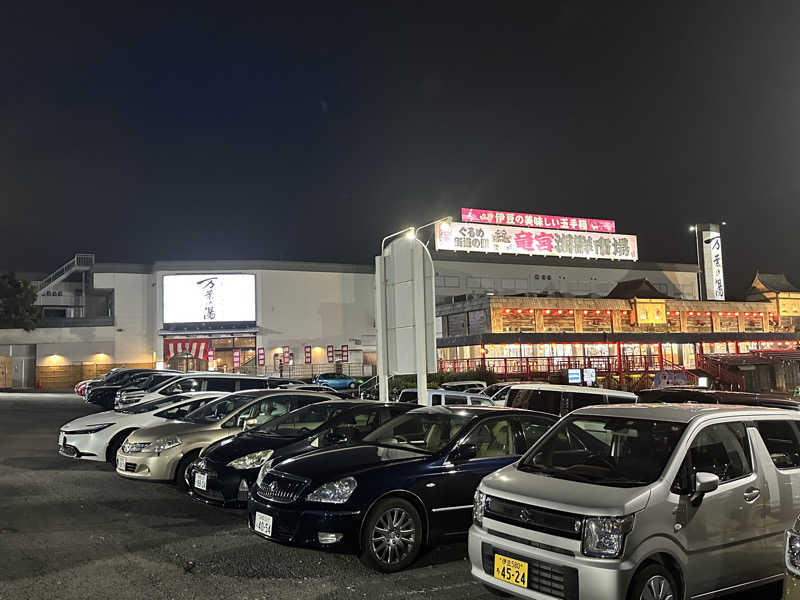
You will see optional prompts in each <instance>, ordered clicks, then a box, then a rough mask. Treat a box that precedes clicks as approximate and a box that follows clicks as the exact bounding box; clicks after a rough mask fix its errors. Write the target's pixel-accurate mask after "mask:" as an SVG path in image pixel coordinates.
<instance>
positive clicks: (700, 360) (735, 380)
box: [695, 356, 745, 390]
mask: <svg viewBox="0 0 800 600" xmlns="http://www.w3.org/2000/svg"><path fill="white" fill-rule="evenodd" d="M695 364H696V365H697V368H698V369H700V370H701V371H703V372H705V373H708V374H709V375H711V376H712V377H714V378H715V379H718V380H719V381H721V382H723V383H727V384H729V385H731V386H734V387H735V388H736V389H737V390H744V388H745V379H744V377H742V376H741V375H737V374H736V373H732V372H731V371H729V370H728V369H726V368H725V367H723V366H722V365H721V364H720V363H718V362H716V361H715V360H712V359H709V358H707V357H705V356H697V357H695Z"/></svg>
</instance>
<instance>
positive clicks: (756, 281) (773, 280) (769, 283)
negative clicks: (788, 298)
mask: <svg viewBox="0 0 800 600" xmlns="http://www.w3.org/2000/svg"><path fill="white" fill-rule="evenodd" d="M764 292H777V293H780V292H800V289H798V288H797V287H796V286H795V285H794V284H793V283H792V282H791V281H789V280H788V279H787V278H786V275H784V274H783V273H759V272H758V271H756V276H755V277H754V278H753V283H751V284H750V289H749V290H747V292H745V296H746V297H747V298H750V297H752V296H757V295H759V294H763V293H764Z"/></svg>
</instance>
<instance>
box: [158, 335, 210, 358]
mask: <svg viewBox="0 0 800 600" xmlns="http://www.w3.org/2000/svg"><path fill="white" fill-rule="evenodd" d="M209 345H210V344H209V339H208V338H181V339H178V338H167V339H165V340H164V360H169V359H170V358H172V357H173V356H175V355H176V354H183V353H188V354H190V355H191V356H194V357H195V358H202V359H208V350H209V348H208V347H209Z"/></svg>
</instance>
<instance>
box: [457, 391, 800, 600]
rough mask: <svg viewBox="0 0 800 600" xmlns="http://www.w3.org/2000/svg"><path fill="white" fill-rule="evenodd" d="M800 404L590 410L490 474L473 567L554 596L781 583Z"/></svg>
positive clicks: (674, 594)
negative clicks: (794, 406)
mask: <svg viewBox="0 0 800 600" xmlns="http://www.w3.org/2000/svg"><path fill="white" fill-rule="evenodd" d="M799 426H800V413H798V412H797V411H784V410H779V409H771V408H753V407H742V406H720V405H702V404H672V405H663V404H662V405H655V404H636V405H614V406H594V407H587V408H582V409H579V410H577V411H574V412H573V413H571V414H569V415H568V416H566V417H564V418H563V419H562V420H561V421H559V423H557V424H556V425H555V426H554V427H553V428H552V429H551V430H550V431H549V432H548V433H546V434H545V435H544V436H543V437H542V438H541V439H540V440H539V441H538V442H537V443H536V444H535V445H534V446H533V447H531V449H530V450H529V451H528V452H527V453H526V454H525V455H524V456H523V457H522V458H521V459H520V460H519V461H518V462H517V463H514V464H512V465H509V466H507V467H504V468H502V469H500V470H498V471H496V472H494V473H492V474H491V475H489V476H487V477H486V478H484V479H483V481H482V482H481V484H480V486H479V487H478V490H477V491H476V494H475V506H474V514H473V526H472V528H471V529H470V532H469V556H470V561H471V565H472V575H473V576H474V577H475V578H477V579H478V580H480V581H481V582H482V583H484V584H485V585H486V586H487V587H488V588H489V589H490V590H492V591H497V592H505V593H506V594H511V595H514V596H519V597H522V598H534V599H536V600H543V599H549V598H565V599H567V598H570V599H571V598H575V599H578V598H580V599H582V600H601V599H602V600H608V599H629V600H630V599H633V600H645V599H646V600H678V599H683V598H711V597H714V596H717V595H720V594H723V593H726V592H731V591H737V590H744V589H748V588H753V587H757V586H760V585H762V584H766V583H769V582H772V581H778V580H780V579H781V578H782V576H783V537H784V530H785V529H787V528H788V527H791V526H792V525H793V523H794V518H795V516H796V514H797V513H798V511H800V437H799V436H798V434H800V427H799Z"/></svg>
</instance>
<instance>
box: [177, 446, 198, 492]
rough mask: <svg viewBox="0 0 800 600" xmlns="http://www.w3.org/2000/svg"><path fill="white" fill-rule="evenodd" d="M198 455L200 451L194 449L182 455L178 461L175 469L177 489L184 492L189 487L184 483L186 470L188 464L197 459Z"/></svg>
mask: <svg viewBox="0 0 800 600" xmlns="http://www.w3.org/2000/svg"><path fill="white" fill-rule="evenodd" d="M199 455H200V452H199V451H198V450H195V451H194V452H190V453H189V454H187V455H186V456H184V457H183V458H182V459H181V462H179V463H178V467H177V468H176V469H175V484H176V485H177V486H178V489H179V490H182V491H184V492H185V491H186V490H188V489H189V484H188V483H186V470H187V469H188V468H189V465H190V464H192V463H193V462H194V461H195V460H197V457H198V456H199Z"/></svg>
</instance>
